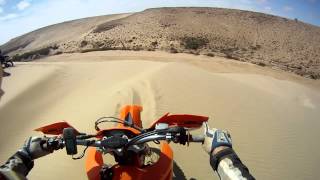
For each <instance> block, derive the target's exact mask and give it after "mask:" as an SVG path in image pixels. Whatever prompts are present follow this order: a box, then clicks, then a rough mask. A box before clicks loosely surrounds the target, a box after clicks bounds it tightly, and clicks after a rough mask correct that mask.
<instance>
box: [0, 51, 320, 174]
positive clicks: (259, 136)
mask: <svg viewBox="0 0 320 180" xmlns="http://www.w3.org/2000/svg"><path fill="white" fill-rule="evenodd" d="M8 71H9V72H10V73H12V76H10V77H7V78H5V79H4V82H3V89H4V91H5V92H6V94H5V95H4V97H3V98H2V100H1V103H0V119H1V129H2V130H1V131H0V143H1V146H0V161H1V162H4V161H5V160H6V159H7V158H8V157H9V156H10V155H11V154H13V153H14V152H15V151H16V150H17V149H18V148H19V147H20V146H21V144H22V143H23V141H24V139H26V138H27V137H28V136H30V135H40V134H38V133H36V132H33V131H32V130H33V129H35V128H37V127H40V126H42V125H46V124H49V123H53V122H56V121H61V120H66V121H68V122H69V123H70V124H72V125H73V126H75V127H76V128H78V129H79V130H81V131H85V132H94V128H93V123H94V120H95V119H97V118H99V117H101V116H105V115H108V116H109V115H115V116H117V114H118V109H119V107H121V106H122V105H124V104H132V103H134V104H141V105H142V106H143V107H144V111H143V113H142V118H143V124H144V126H147V125H148V124H150V123H151V122H152V121H153V120H155V119H157V118H159V117H160V116H162V115H163V114H164V113H166V112H171V113H189V114H199V115H206V116H209V117H210V121H209V124H210V125H211V126H212V127H217V128H222V129H228V130H229V131H230V132H231V135H232V137H233V143H234V148H235V150H236V151H237V152H238V154H239V155H240V157H241V159H242V161H243V162H244V163H245V164H246V165H247V166H248V167H249V168H250V170H251V172H252V174H253V175H255V176H256V177H257V179H316V178H317V177H318V175H317V171H318V161H319V159H320V155H319V153H318V148H319V146H320V143H319V142H318V141H317V139H316V138H317V137H319V136H320V132H319V131H318V130H319V128H320V122H319V117H320V93H319V92H320V91H319V89H320V88H319V81H312V80H308V79H303V78H301V77H299V76H296V75H292V74H288V73H285V72H281V71H278V70H272V69H268V68H262V67H258V66H255V65H252V64H247V63H240V62H233V61H230V60H226V59H222V58H208V57H202V56H193V55H185V54H175V55H172V54H166V53H160V52H120V51H110V52H92V53H86V54H64V55H60V56H53V57H50V58H47V59H44V60H41V61H38V62H29V63H18V64H17V65H16V67H14V68H11V69H9V70H8ZM195 133H201V132H195ZM173 148H174V152H175V154H174V158H175V161H176V163H177V165H178V166H179V167H180V168H181V169H182V170H183V172H184V173H185V176H186V177H187V179H190V178H195V179H212V178H216V179H217V176H216V175H214V174H213V172H212V170H211V167H210V166H209V160H208V155H206V154H205V153H204V151H203V150H202V149H201V146H200V145H199V144H192V145H191V146H190V147H185V146H179V145H173ZM29 178H30V179H86V175H85V171H84V162H83V160H78V161H74V160H72V159H71V157H68V156H67V155H66V153H65V151H64V150H62V151H60V152H56V153H54V154H52V155H50V156H46V157H44V158H41V159H39V160H36V161H35V167H34V169H33V171H32V172H31V173H30V175H29Z"/></svg>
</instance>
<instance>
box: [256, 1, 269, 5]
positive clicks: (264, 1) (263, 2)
mask: <svg viewBox="0 0 320 180" xmlns="http://www.w3.org/2000/svg"><path fill="white" fill-rule="evenodd" d="M257 2H258V3H261V4H262V3H266V2H268V0H257Z"/></svg>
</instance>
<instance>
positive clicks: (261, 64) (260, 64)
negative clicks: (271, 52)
mask: <svg viewBox="0 0 320 180" xmlns="http://www.w3.org/2000/svg"><path fill="white" fill-rule="evenodd" d="M258 65H259V66H262V67H264V66H266V64H265V63H264V62H258Z"/></svg>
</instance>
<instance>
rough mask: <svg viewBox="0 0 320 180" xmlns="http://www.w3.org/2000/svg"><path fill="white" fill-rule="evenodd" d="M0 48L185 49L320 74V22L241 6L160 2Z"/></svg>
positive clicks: (42, 51)
mask: <svg viewBox="0 0 320 180" xmlns="http://www.w3.org/2000/svg"><path fill="white" fill-rule="evenodd" d="M0 48H1V49H2V50H4V52H6V53H7V54H8V55H11V56H14V60H16V61H31V60H33V59H39V58H42V57H44V56H49V55H56V54H61V53H74V52H82V53H85V52H90V51H105V50H134V51H140V50H148V51H166V52H171V53H181V52H182V53H191V54H195V55H199V54H201V55H207V56H218V57H226V58H228V59H230V60H235V61H243V62H250V63H253V64H258V65H260V66H268V67H272V68H275V69H282V70H284V71H287V72H293V73H295V74H298V75H301V76H304V77H307V78H311V79H319V78H320V55H319V52H320V27H318V26H313V25H310V24H306V23H303V22H301V21H299V20H298V19H295V20H290V19H287V18H283V17H278V16H273V15H268V14H263V13H257V12H250V11H242V10H235V9H222V8H154V9H147V10H145V11H142V12H136V13H128V14H118V15H107V16H99V17H91V18H85V19H79V20H74V21H69V22H64V23H60V24H55V25H52V26H48V27H44V28H41V29H38V30H35V31H33V32H30V33H27V34H25V35H22V36H20V37H17V38H14V39H12V40H11V41H9V42H7V43H6V44H4V45H2V46H1V47H0Z"/></svg>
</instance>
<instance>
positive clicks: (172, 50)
mask: <svg viewBox="0 0 320 180" xmlns="http://www.w3.org/2000/svg"><path fill="white" fill-rule="evenodd" d="M170 53H173V54H175V53H178V50H177V49H176V48H174V47H171V48H170Z"/></svg>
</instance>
